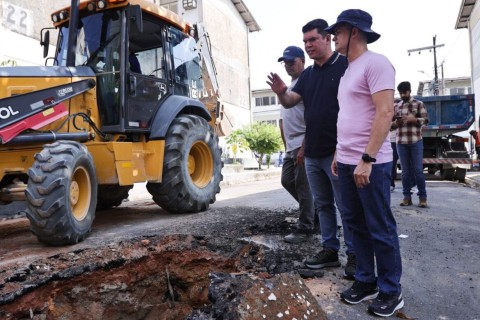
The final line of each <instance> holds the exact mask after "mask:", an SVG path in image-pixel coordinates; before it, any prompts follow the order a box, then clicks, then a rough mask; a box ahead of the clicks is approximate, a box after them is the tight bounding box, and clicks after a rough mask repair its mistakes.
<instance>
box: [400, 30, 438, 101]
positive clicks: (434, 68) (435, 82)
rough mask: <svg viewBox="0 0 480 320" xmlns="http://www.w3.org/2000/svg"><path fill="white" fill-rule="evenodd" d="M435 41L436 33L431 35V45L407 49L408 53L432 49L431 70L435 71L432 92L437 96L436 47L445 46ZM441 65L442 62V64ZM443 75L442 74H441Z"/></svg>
mask: <svg viewBox="0 0 480 320" xmlns="http://www.w3.org/2000/svg"><path fill="white" fill-rule="evenodd" d="M436 42H437V35H435V36H434V37H433V46H428V47H422V48H416V49H409V50H408V55H410V53H412V52H418V53H419V54H420V52H422V51H423V50H428V51H430V52H431V51H432V49H433V70H434V72H435V78H434V79H433V92H434V95H436V96H438V70H437V48H440V47H443V46H445V45H444V44H436ZM442 67H443V64H442ZM442 76H443V75H442Z"/></svg>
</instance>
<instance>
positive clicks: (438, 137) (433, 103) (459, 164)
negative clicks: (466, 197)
mask: <svg viewBox="0 0 480 320" xmlns="http://www.w3.org/2000/svg"><path fill="white" fill-rule="evenodd" d="M418 99H419V100H421V101H423V103H424V104H425V106H426V108H427V111H428V120H429V122H428V125H427V126H425V127H424V129H423V165H424V167H425V168H428V172H429V173H431V174H433V173H435V172H436V171H437V170H440V175H441V177H442V178H443V179H445V180H459V181H461V182H463V181H464V180H465V175H466V172H467V170H468V169H470V168H471V167H472V158H471V154H470V152H469V151H468V149H467V148H466V142H468V138H465V137H464V136H463V137H462V136H460V135H458V133H460V132H462V131H466V130H468V129H469V128H470V126H471V125H472V124H473V123H474V121H475V99H474V95H473V94H467V95H452V96H431V97H418Z"/></svg>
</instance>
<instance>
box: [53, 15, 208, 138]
mask: <svg viewBox="0 0 480 320" xmlns="http://www.w3.org/2000/svg"><path fill="white" fill-rule="evenodd" d="M132 7H134V6H127V7H120V8H114V9H111V10H105V11H99V12H95V13H91V12H88V11H86V10H83V11H81V12H80V19H79V20H80V21H79V24H78V29H77V32H76V41H77V43H76V46H74V48H75V49H74V50H75V66H89V67H91V68H92V69H93V70H94V72H95V74H96V82H97V104H98V109H99V116H100V121H101V128H102V131H104V132H110V133H130V132H132V133H135V132H140V133H142V132H144V133H148V132H149V131H150V127H151V123H152V120H153V118H154V117H155V114H156V113H157V112H158V111H159V109H161V108H167V107H168V106H164V105H163V104H162V103H163V102H164V101H165V99H166V98H167V97H168V96H170V95H179V96H185V97H191V98H198V92H199V90H201V89H202V80H201V70H200V57H199V55H198V53H196V50H195V45H196V42H195V40H194V39H193V38H192V37H191V36H189V35H188V34H186V33H184V32H182V30H180V29H178V28H177V27H175V26H173V25H169V24H168V23H167V22H165V21H164V20H162V19H159V18H158V17H156V16H154V15H153V14H151V13H149V12H141V11H140V10H136V12H137V13H138V12H141V14H140V15H138V14H137V15H136V16H135V19H138V18H140V19H142V23H141V24H139V23H138V22H136V21H135V19H134V18H132V12H133V10H132ZM138 9H139V8H138ZM139 26H141V27H139ZM68 27H69V26H68V24H65V25H62V26H61V27H60V30H59V41H58V43H59V45H58V50H57V55H56V62H57V64H58V65H60V66H66V61H67V52H68V50H69V46H68V43H67V35H68V31H69V30H68Z"/></svg>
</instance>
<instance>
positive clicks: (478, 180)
mask: <svg viewBox="0 0 480 320" xmlns="http://www.w3.org/2000/svg"><path fill="white" fill-rule="evenodd" d="M465 183H466V184H467V185H468V186H469V187H472V188H477V189H480V171H470V172H467V176H466V177H465Z"/></svg>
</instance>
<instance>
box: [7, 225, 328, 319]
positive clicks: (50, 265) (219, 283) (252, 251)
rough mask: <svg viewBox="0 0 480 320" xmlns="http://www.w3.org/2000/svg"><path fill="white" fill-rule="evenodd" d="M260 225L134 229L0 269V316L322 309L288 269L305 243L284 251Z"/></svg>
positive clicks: (255, 314) (166, 315) (197, 315)
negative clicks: (211, 231)
mask: <svg viewBox="0 0 480 320" xmlns="http://www.w3.org/2000/svg"><path fill="white" fill-rule="evenodd" d="M269 228H270V229H272V228H271V225H270V227H269V226H268V225H267V226H266V228H265V226H264V227H259V226H258V225H257V226H254V227H253V228H252V227H250V229H248V230H246V231H245V232H240V233H239V234H238V235H236V236H234V237H225V236H213V235H191V234H174V235H165V236H149V237H142V238H136V239H130V240H127V241H123V242H121V243H116V244H109V245H107V246H105V247H102V248H98V247H97V248H87V249H81V250H77V251H73V252H68V253H62V254H57V255H54V256H50V257H48V258H45V259H39V260H36V262H35V263H31V264H30V265H28V266H27V267H24V268H20V269H18V268H10V269H6V270H3V271H0V318H1V319H190V320H196V319H197V320H199V319H225V320H226V319H261V318H264V319H271V318H277V317H279V316H280V315H288V316H289V319H292V318H295V317H296V318H297V319H322V318H324V314H323V311H322V310H321V309H320V308H319V306H318V304H317V303H316V300H315V298H314V297H313V295H312V294H311V292H310V291H309V290H308V288H307V287H306V285H305V283H304V282H303V280H302V279H301V278H300V276H299V275H298V274H297V273H296V272H295V269H297V268H299V266H300V261H301V260H302V258H303V257H304V256H305V253H306V251H308V250H312V248H305V249H304V250H298V249H297V250H287V251H284V250H282V246H284V245H282V241H281V235H280V234H278V233H277V232H275V231H278V230H270V231H273V232H270V235H268V234H267V235H265V229H269ZM278 228H282V226H281V225H280V226H278ZM252 229H262V230H252ZM260 234H261V235H260ZM273 249H275V250H273ZM272 297H273V298H272ZM267 305H270V306H271V307H270V308H266V306H267ZM305 316H307V317H306V318H305Z"/></svg>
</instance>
